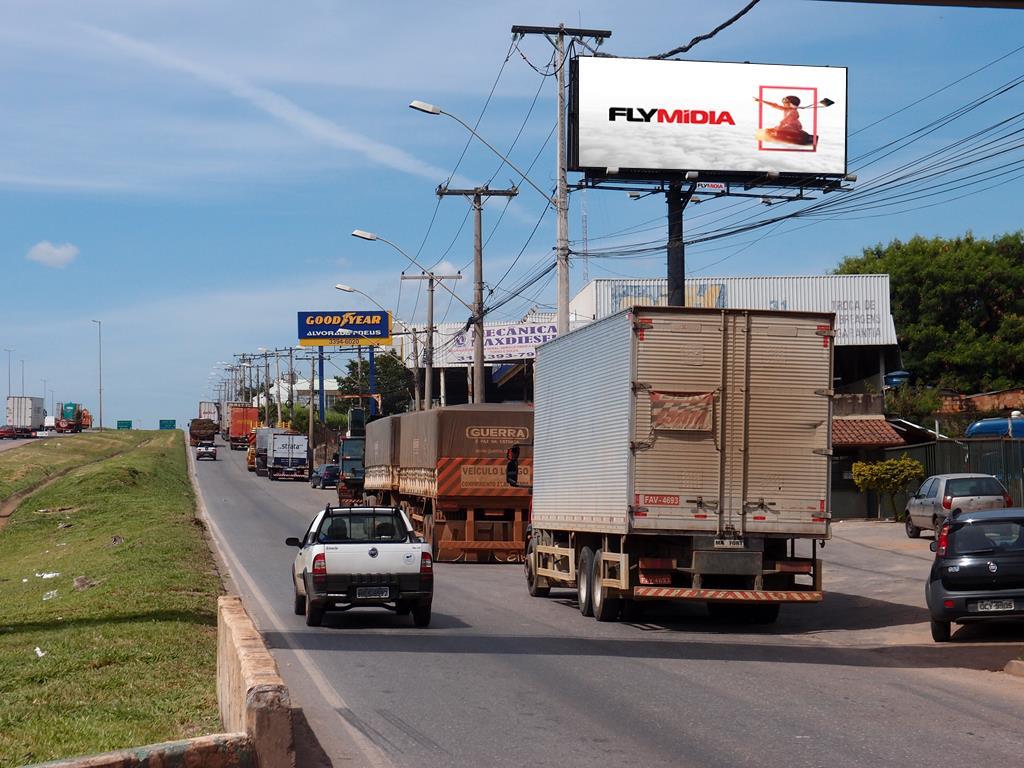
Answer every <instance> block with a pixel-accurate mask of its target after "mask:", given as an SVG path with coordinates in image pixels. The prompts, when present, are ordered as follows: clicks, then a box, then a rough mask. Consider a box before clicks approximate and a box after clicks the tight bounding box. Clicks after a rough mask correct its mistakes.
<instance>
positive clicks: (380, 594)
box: [356, 587, 391, 600]
mask: <svg viewBox="0 0 1024 768" xmlns="http://www.w3.org/2000/svg"><path fill="white" fill-rule="evenodd" d="M390 596H391V589H390V588H389V587H356V597H365V598H370V599H377V600H382V599H387V598H388V597H390Z"/></svg>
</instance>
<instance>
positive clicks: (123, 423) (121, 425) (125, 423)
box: [117, 419, 132, 429]
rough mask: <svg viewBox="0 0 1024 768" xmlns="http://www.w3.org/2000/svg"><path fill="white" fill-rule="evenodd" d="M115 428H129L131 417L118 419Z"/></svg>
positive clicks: (130, 426)
mask: <svg viewBox="0 0 1024 768" xmlns="http://www.w3.org/2000/svg"><path fill="white" fill-rule="evenodd" d="M117 428H118V429H131V428H132V420H131V419H118V422H117Z"/></svg>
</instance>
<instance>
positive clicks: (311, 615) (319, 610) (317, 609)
mask: <svg viewBox="0 0 1024 768" xmlns="http://www.w3.org/2000/svg"><path fill="white" fill-rule="evenodd" d="M323 620H324V609H323V607H322V606H319V605H313V603H312V602H311V601H310V599H309V593H308V592H307V593H306V626H307V627H319V626H320V624H321V623H322V622H323Z"/></svg>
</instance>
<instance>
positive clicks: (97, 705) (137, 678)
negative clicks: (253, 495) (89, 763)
mask: <svg viewBox="0 0 1024 768" xmlns="http://www.w3.org/2000/svg"><path fill="white" fill-rule="evenodd" d="M51 439H52V438H51ZM92 439H97V441H99V440H100V439H103V440H106V439H107V436H106V435H103V436H99V435H84V436H81V437H76V438H75V439H74V440H75V441H78V440H82V441H88V440H92ZM118 439H122V440H127V441H128V442H127V443H126V446H127V447H131V444H132V441H135V442H136V443H138V442H142V441H148V442H145V444H143V445H140V446H138V447H135V448H133V449H132V450H130V451H129V452H127V453H125V454H123V455H121V456H117V457H114V458H111V459H107V460H104V461H99V462H97V463H94V464H92V465H89V466H85V467H81V468H79V469H76V470H73V471H71V472H69V473H68V474H67V476H65V477H62V478H60V479H59V480H57V481H55V482H53V483H52V484H51V485H49V486H47V487H46V488H44V489H42V490H40V491H39V492H38V493H36V494H34V495H32V496H30V497H29V498H27V499H26V500H25V501H24V502H23V503H22V504H21V506H20V508H19V509H18V510H17V511H16V512H15V513H14V515H13V517H12V518H11V520H10V521H9V522H8V524H7V526H6V528H5V529H4V530H3V531H0V670H3V673H2V675H0V766H14V765H21V764H24V763H30V762H36V761H42V760H49V759H53V758H57V757H63V756H69V755H77V754H86V753H90V752H98V751H104V750H109V749H118V748H123V747H129V746H135V745H141V744H148V743H153V742H159V741H165V740H169V739H176V738H183V737H187V736H194V735H198V734H202V733H212V732H216V731H218V730H219V718H218V714H217V701H216V691H215V674H216V647H217V638H216V601H217V594H218V592H219V590H220V582H219V579H218V577H217V574H216V571H215V567H214V564H213V561H212V558H211V556H210V553H209V551H208V549H207V547H206V543H205V542H204V540H203V536H202V529H201V527H200V526H198V525H197V524H196V522H195V516H194V510H195V499H194V496H193V493H192V487H191V484H190V483H189V479H188V474H187V469H186V455H185V446H184V443H183V441H182V436H181V432H178V431H173V432H171V431H168V432H148V433H138V432H136V433H135V434H133V435H132V436H131V438H118ZM61 440H63V438H61ZM107 447H109V446H107ZM122 447H125V446H122ZM34 448H35V446H33V449H34ZM94 448H95V449H97V450H106V448H103V449H99V448H98V446H88V447H87V448H86V450H93V449H94ZM33 449H28V448H25V449H21V448H19V449H18V450H17V451H14V452H13V453H14V454H21V453H22V451H29V450H33ZM40 450H43V451H44V452H45V450H46V449H42V448H41V449H40ZM22 455H24V454H22ZM8 456H10V454H9V453H8V454H5V455H4V456H3V457H2V460H5V461H7V460H9V459H8V458H7V457H8ZM12 458H13V457H12ZM63 459H64V457H63V455H60V458H59V459H58V461H60V460H63ZM50 470H51V473H52V466H51V467H50ZM42 471H43V473H44V474H45V472H46V471H47V470H46V469H45V468H43V470H42ZM65 508H70V509H65ZM58 510H61V511H58ZM49 573H59V575H58V576H54V577H51V578H43V574H49ZM76 577H85V579H87V580H88V581H86V582H85V583H84V584H83V583H82V581H83V580H82V579H79V580H78V581H79V584H78V588H77V589H76V586H75V581H76ZM83 586H84V588H82V587H83ZM37 648H38V649H39V650H38V651H37V650H36V649H37ZM40 653H42V654H44V655H39V654H40Z"/></svg>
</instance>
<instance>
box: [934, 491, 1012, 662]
mask: <svg viewBox="0 0 1024 768" xmlns="http://www.w3.org/2000/svg"><path fill="white" fill-rule="evenodd" d="M931 547H932V550H933V551H934V552H935V561H934V562H933V563H932V570H931V575H930V576H929V577H928V584H927V586H926V587H925V599H926V600H927V601H928V610H929V611H930V612H931V619H932V639H933V640H935V641H936V642H938V643H942V642H945V641H947V640H949V636H950V627H951V623H952V622H954V621H955V622H957V623H960V624H964V623H967V622H974V621H990V620H992V619H1005V618H1024V509H1020V508H1011V509H992V510H986V511H983V512H970V513H963V514H961V515H960V516H959V517H957V518H956V519H952V520H949V521H947V522H946V523H944V524H943V526H942V528H941V529H940V530H939V534H938V537H937V538H936V540H935V541H933V542H932V544H931Z"/></svg>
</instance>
